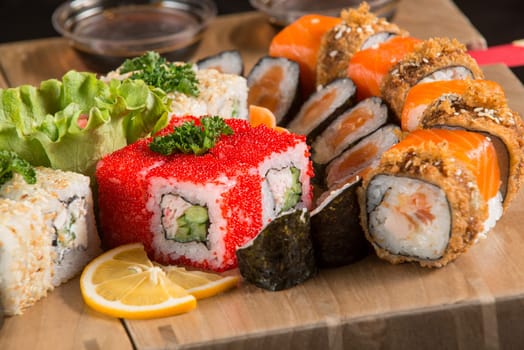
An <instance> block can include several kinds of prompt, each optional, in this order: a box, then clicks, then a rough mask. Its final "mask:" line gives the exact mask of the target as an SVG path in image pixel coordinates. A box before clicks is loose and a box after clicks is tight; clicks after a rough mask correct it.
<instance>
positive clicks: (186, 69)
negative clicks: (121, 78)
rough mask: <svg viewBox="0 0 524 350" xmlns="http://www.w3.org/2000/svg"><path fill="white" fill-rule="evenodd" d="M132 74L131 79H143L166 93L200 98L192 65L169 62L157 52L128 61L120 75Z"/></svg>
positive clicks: (121, 69)
mask: <svg viewBox="0 0 524 350" xmlns="http://www.w3.org/2000/svg"><path fill="white" fill-rule="evenodd" d="M129 72H132V74H131V76H130V78H131V79H142V80H143V81H145V82H146V83H147V84H149V85H152V86H154V87H158V88H160V89H162V90H164V91H165V92H174V91H178V92H181V93H184V94H186V95H189V96H198V93H199V91H198V80H197V78H196V74H195V71H194V70H193V68H192V66H191V64H189V63H184V64H174V63H172V62H167V61H166V59H165V58H164V57H162V56H160V55H159V54H158V53H157V52H153V51H149V52H147V53H145V54H144V55H142V56H140V57H135V58H131V59H127V60H125V61H124V63H123V64H122V66H121V67H120V73H129Z"/></svg>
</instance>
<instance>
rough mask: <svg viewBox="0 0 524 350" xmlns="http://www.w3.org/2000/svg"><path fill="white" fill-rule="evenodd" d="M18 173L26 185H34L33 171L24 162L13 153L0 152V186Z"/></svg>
mask: <svg viewBox="0 0 524 350" xmlns="http://www.w3.org/2000/svg"><path fill="white" fill-rule="evenodd" d="M13 173H19V174H20V175H22V177H23V178H24V180H25V182H27V183H28V184H34V183H36V173H35V169H34V168H33V167H32V166H31V164H29V163H28V162H27V161H26V160H24V159H22V158H20V157H19V156H18V155H17V154H16V153H15V152H11V151H6V150H1V151H0V186H1V185H3V184H5V183H6V182H7V181H9V180H10V179H11V178H12V177H13Z"/></svg>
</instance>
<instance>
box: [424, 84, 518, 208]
mask: <svg viewBox="0 0 524 350" xmlns="http://www.w3.org/2000/svg"><path fill="white" fill-rule="evenodd" d="M466 83H467V88H466V89H465V91H464V93H463V94H460V95H458V94H445V95H443V96H441V97H440V98H438V99H437V100H435V101H434V102H433V103H431V104H429V106H428V107H427V108H426V110H425V111H424V113H423V114H422V115H421V126H422V127H424V128H437V127H438V128H460V129H465V130H469V131H475V132H480V133H482V134H484V135H486V136H488V137H489V138H490V140H491V141H492V143H493V145H494V146H495V149H496V151H497V158H498V161H499V168H500V173H501V176H500V178H501V186H500V193H501V195H502V197H503V199H504V209H507V208H508V206H509V204H510V203H511V201H512V200H513V199H514V198H515V196H516V194H517V192H518V191H519V189H520V187H521V186H522V181H523V176H524V134H523V132H524V123H523V122H522V118H521V117H520V115H519V114H518V113H517V112H515V111H512V110H511V109H510V108H509V107H508V104H507V100H506V97H505V96H504V92H503V91H502V89H496V88H490V85H491V84H489V85H486V84H479V83H475V81H468V82H466Z"/></svg>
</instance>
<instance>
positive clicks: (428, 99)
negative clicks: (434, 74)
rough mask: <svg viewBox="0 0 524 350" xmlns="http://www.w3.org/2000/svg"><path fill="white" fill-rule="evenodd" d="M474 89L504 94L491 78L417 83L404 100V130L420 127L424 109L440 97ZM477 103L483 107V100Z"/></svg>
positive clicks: (459, 94) (402, 123)
mask: <svg viewBox="0 0 524 350" xmlns="http://www.w3.org/2000/svg"><path fill="white" fill-rule="evenodd" d="M472 89H474V90H475V91H479V92H481V93H483V95H486V94H496V95H499V96H504V90H502V87H501V86H500V85H499V84H498V83H496V82H494V81H491V80H483V79H478V80H472V79H458V80H439V81H433V82H429V83H423V84H417V85H415V86H413V87H412V88H411V89H410V90H409V92H408V94H407V96H406V101H405V102H404V107H403V108H402V114H401V117H400V121H401V126H402V130H404V131H413V130H415V129H418V128H420V127H421V125H420V123H421V120H422V115H423V114H424V111H426V109H427V108H429V106H430V105H431V104H433V103H437V102H438V100H439V99H443V98H446V96H456V97H459V96H461V95H464V94H465V93H466V92H467V90H472ZM484 101H485V100H484ZM476 103H477V104H478V106H477V107H482V104H483V100H482V99H477V102H476Z"/></svg>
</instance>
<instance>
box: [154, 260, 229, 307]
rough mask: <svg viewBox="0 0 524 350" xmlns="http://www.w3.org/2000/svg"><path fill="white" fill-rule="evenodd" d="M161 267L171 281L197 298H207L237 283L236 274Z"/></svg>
mask: <svg viewBox="0 0 524 350" xmlns="http://www.w3.org/2000/svg"><path fill="white" fill-rule="evenodd" d="M163 269H164V271H165V272H166V274H167V277H168V278H169V279H170V280H171V281H172V282H174V283H176V284H178V285H180V286H181V287H183V288H185V289H186V290H187V292H188V293H190V294H191V295H193V296H194V297H195V298H197V299H204V298H209V297H211V296H213V295H216V294H218V293H221V292H223V291H226V290H228V289H231V288H233V287H236V285H237V284H238V276H222V275H219V274H215V273H209V272H204V271H192V270H186V269H185V268H183V267H178V266H163Z"/></svg>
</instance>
